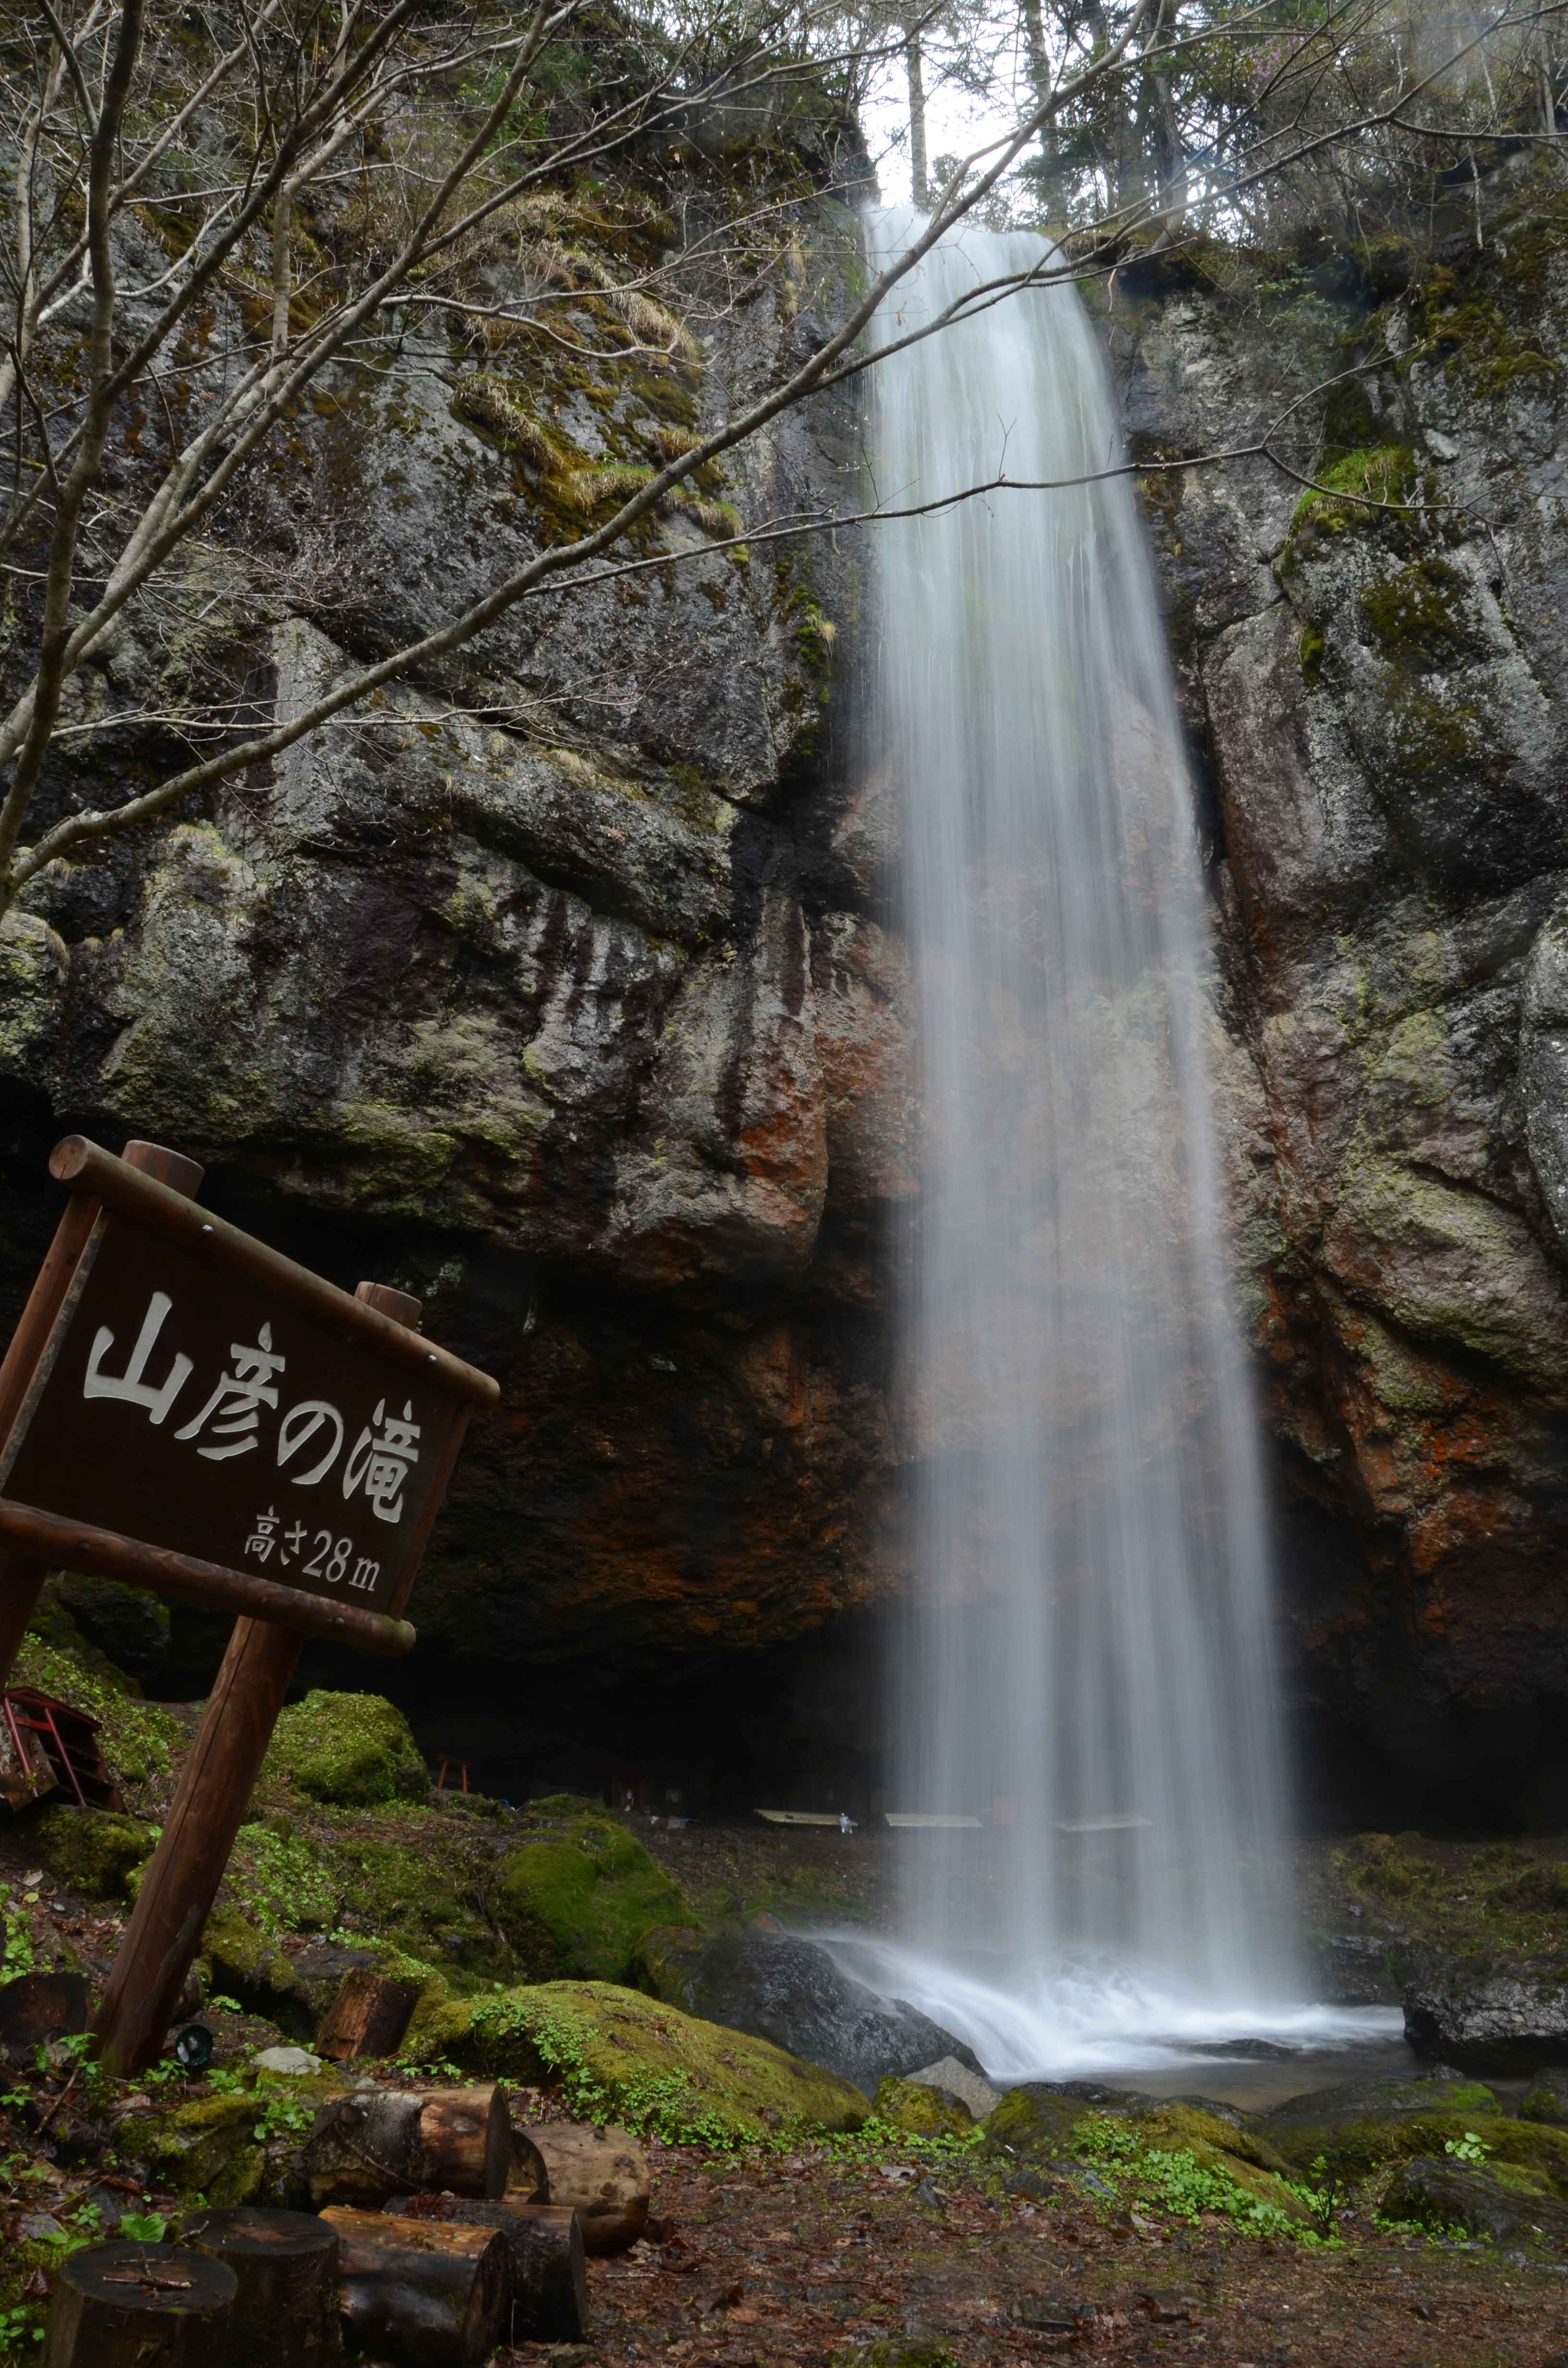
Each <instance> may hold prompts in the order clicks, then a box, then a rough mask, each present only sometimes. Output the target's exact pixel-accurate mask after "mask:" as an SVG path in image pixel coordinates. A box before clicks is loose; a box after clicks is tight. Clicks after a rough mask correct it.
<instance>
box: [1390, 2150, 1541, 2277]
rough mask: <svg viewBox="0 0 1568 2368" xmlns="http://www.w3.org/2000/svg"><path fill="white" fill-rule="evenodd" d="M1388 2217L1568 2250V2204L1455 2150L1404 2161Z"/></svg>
mask: <svg viewBox="0 0 1568 2368" xmlns="http://www.w3.org/2000/svg"><path fill="white" fill-rule="evenodd" d="M1383 2216H1384V2218H1385V2219H1388V2220H1413V2221H1415V2223H1416V2224H1417V2226H1420V2227H1423V2228H1433V2229H1445V2230H1446V2229H1454V2228H1462V2229H1464V2230H1465V2231H1466V2233H1467V2234H1468V2235H1470V2236H1472V2237H1489V2238H1490V2239H1491V2240H1492V2242H1493V2243H1494V2244H1498V2245H1508V2246H1520V2247H1523V2248H1525V2249H1526V2250H1528V2251H1531V2252H1535V2251H1541V2250H1545V2251H1551V2252H1553V2253H1561V2252H1563V2251H1568V2203H1562V2202H1560V2201H1559V2200H1558V2199H1556V2198H1555V2197H1553V2196H1551V2195H1549V2194H1542V2193H1536V2192H1531V2191H1530V2189H1529V2188H1528V2187H1527V2186H1526V2185H1525V2184H1524V2182H1523V2181H1522V2180H1513V2179H1505V2178H1501V2177H1499V2176H1498V2174H1497V2173H1496V2171H1494V2170H1493V2169H1483V2168H1482V2167H1481V2166H1480V2165H1479V2164H1476V2163H1469V2162H1456V2161H1455V2160H1454V2159H1453V2157H1451V2156H1449V2155H1416V2156H1415V2157H1413V2158H1412V2159H1411V2160H1410V2161H1409V2162H1406V2163H1403V2164H1402V2165H1401V2166H1400V2169H1398V2171H1396V2173H1395V2174H1394V2177H1393V2180H1392V2182H1391V2184H1390V2186H1389V2188H1388V2191H1387V2192H1386V2194H1385V2195H1384V2198H1383Z"/></svg>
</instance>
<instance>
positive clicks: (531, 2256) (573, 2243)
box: [409, 2195, 588, 2343]
mask: <svg viewBox="0 0 1568 2368" xmlns="http://www.w3.org/2000/svg"><path fill="white" fill-rule="evenodd" d="M409 2213H410V2215H411V2216H413V2217H415V2218H418V2219H421V2220H453V2221H456V2222H457V2223H458V2224H459V2225H460V2226H462V2227H465V2228H498V2229H499V2230H500V2232H501V2235H502V2237H504V2238H505V2239H506V2266H507V2271H508V2273H509V2294H510V2301H511V2311H512V2341H513V2342H514V2343H523V2342H545V2341H549V2342H551V2343H581V2342H583V2341H584V2340H585V2338H586V2335H587V2332H588V2267H587V2260H586V2255H585V2248H584V2244H583V2224H582V2221H581V2219H580V2218H579V2216H578V2213H577V2209H576V2206H575V2205H574V2204H571V2203H523V2202H522V2201H521V2200H520V2199H519V2198H518V2197H517V2196H515V2195H505V2196H503V2197H502V2199H501V2201H500V2203H471V2202H469V2201H467V2200H466V2199H465V2198H464V2197H462V2196H460V2195H421V2196H416V2197H415V2199H414V2200H413V2201H412V2203H410V2205H409Z"/></svg>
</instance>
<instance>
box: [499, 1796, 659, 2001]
mask: <svg viewBox="0 0 1568 2368" xmlns="http://www.w3.org/2000/svg"><path fill="white" fill-rule="evenodd" d="M491 1912H492V1914H493V1915H494V1918H495V1920H496V1922H497V1923H498V1924H499V1925H500V1926H501V1929H502V1930H503V1931H504V1932H505V1933H506V1938H507V1940H508V1941H510V1942H511V1944H512V1946H513V1947H514V1948H515V1949H516V1950H517V1954H518V1956H519V1958H520V1959H521V1960H522V1962H523V1964H525V1965H526V1966H527V1968H528V1971H529V1972H531V1973H533V1974H535V1975H539V1976H542V1977H544V1978H549V1977H550V1976H551V1975H581V1976H584V1977H585V1978H586V1979H588V1980H591V1981H602V1982H620V1981H624V1980H625V1979H626V1978H627V1976H628V1975H630V1974H631V1973H633V1972H634V1971H635V1969H636V1966H637V1962H638V1952H639V1949H640V1947H641V1944H642V1941H643V1939H644V1938H645V1936H646V1935H647V1934H648V1933H649V1932H651V1931H653V1930H654V1929H655V1927H657V1926H659V1925H662V1924H681V1923H689V1922H690V1920H691V1910H690V1908H689V1907H687V1904H686V1901H685V1900H684V1899H683V1898H682V1897H681V1895H680V1893H679V1891H678V1890H677V1889H676V1885H675V1884H673V1883H672V1882H671V1881H670V1879H669V1877H668V1876H667V1875H666V1874H665V1873H663V1872H662V1870H661V1869H660V1868H659V1867H658V1866H656V1865H655V1864H654V1861H653V1859H652V1858H650V1856H649V1854H648V1852H647V1851H646V1850H644V1849H643V1847H642V1843H641V1842H640V1841H638V1840H637V1839H636V1838H635V1836H633V1835H631V1834H629V1833H628V1832H627V1831H626V1829H625V1827H623V1826H619V1825H617V1823H616V1822H615V1820H614V1818H613V1817H609V1816H606V1815H605V1814H604V1812H603V1811H602V1810H596V1811H594V1812H592V1813H591V1814H580V1815H578V1816H574V1818H573V1819H572V1821H571V1823H570V1824H569V1825H568V1826H567V1827H565V1828H564V1829H563V1830H562V1832H561V1833H560V1834H559V1835H551V1836H549V1837H547V1838H546V1839H541V1840H539V1841H530V1842H525V1843H524V1844H523V1846H522V1847H521V1849H519V1850H509V1851H508V1852H507V1854H506V1857H505V1858H504V1859H503V1860H502V1861H500V1864H499V1865H498V1866H497V1868H496V1870H495V1884H494V1893H493V1895H492V1903H491Z"/></svg>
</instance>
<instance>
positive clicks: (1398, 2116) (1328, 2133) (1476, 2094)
mask: <svg viewBox="0 0 1568 2368" xmlns="http://www.w3.org/2000/svg"><path fill="white" fill-rule="evenodd" d="M1380 2092H1381V2094H1380ZM1380 2108H1381V2110H1380ZM1267 2134H1268V2137H1269V2140H1270V2142H1271V2143H1272V2144H1273V2145H1274V2146H1277V2147H1278V2151H1279V2152H1280V2154H1281V2155H1283V2156H1284V2157H1285V2159H1286V2160H1287V2162H1289V2163H1290V2164H1292V2165H1293V2166H1294V2167H1295V2168H1296V2169H1298V2170H1308V2169H1311V2168H1312V2164H1313V2163H1314V2162H1315V2161H1316V2159H1317V2157H1318V2156H1319V2155H1322V2156H1323V2157H1324V2160H1325V2161H1326V2162H1327V2164H1328V2167H1329V2169H1331V2170H1332V2171H1334V2172H1335V2173H1336V2174H1337V2175H1338V2176H1339V2177H1340V2178H1342V2179H1350V2180H1360V2179H1366V2178H1369V2176H1370V2175H1371V2174H1372V2173H1373V2172H1374V2171H1376V2170H1377V2169H1380V2168H1381V2166H1383V2165H1384V2164H1387V2163H1400V2162H1409V2161H1413V2160H1414V2159H1415V2157H1426V2156H1432V2157H1443V2156H1444V2155H1445V2152H1446V2149H1447V2147H1448V2146H1449V2144H1450V2143H1452V2144H1454V2145H1460V2144H1462V2143H1463V2141H1464V2140H1465V2139H1466V2138H1467V2137H1472V2136H1473V2137H1479V2139H1480V2140H1481V2143H1482V2144H1483V2146H1485V2147H1486V2149H1487V2153H1488V2156H1489V2157H1490V2162H1489V2168H1492V2169H1497V2170H1499V2171H1501V2170H1503V2169H1506V2168H1508V2167H1512V2168H1513V2169H1517V2170H1519V2171H1522V2172H1528V2173H1529V2174H1530V2176H1531V2178H1532V2179H1534V2180H1540V2181H1544V2186H1543V2187H1542V2188H1541V2190H1540V2192H1543V2193H1550V2194H1552V2195H1559V2196H1565V2197H1568V2130H1564V2129H1559V2128H1555V2127H1553V2126H1551V2124H1549V2123H1544V2122H1539V2121H1515V2120H1513V2119H1511V2118H1509V2117H1508V2116H1506V2115H1505V2114H1504V2112H1502V2110H1501V2108H1500V2106H1499V2104H1498V2101H1497V2099H1496V2097H1495V2096H1494V2094H1493V2092H1492V2090H1491V2089H1488V2088H1486V2087H1484V2086H1483V2084H1482V2082H1480V2081H1479V2080H1429V2081H1427V2080H1409V2081H1399V2080H1388V2081H1381V2082H1378V2081H1367V2082H1357V2083H1354V2084H1351V2085H1350V2086H1348V2087H1346V2088H1345V2089H1324V2090H1321V2091H1319V2092H1318V2094H1317V2095H1316V2096H1311V2097H1299V2098H1293V2099H1292V2100H1291V2101H1290V2104H1289V2105H1288V2106H1286V2107H1283V2108H1280V2109H1279V2110H1278V2111H1277V2112H1273V2113H1271V2114H1269V2116H1268V2118H1267ZM1450 2158H1451V2157H1450Z"/></svg>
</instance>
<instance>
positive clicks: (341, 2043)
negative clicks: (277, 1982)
mask: <svg viewBox="0 0 1568 2368" xmlns="http://www.w3.org/2000/svg"><path fill="white" fill-rule="evenodd" d="M418 2002H419V1992H418V1991H417V1990H416V1989H415V1987H414V1985H413V1984H412V1982H392V1981H389V1980H388V1979H387V1977H386V1975H384V1974H378V1973H377V1972H376V1971H375V1969H374V1967H373V1966H370V1965H360V1966H357V1967H356V1968H355V1970H354V1971H353V1972H352V1973H351V1974H347V1975H345V1977H344V1981H343V1985H342V1987H341V1988H340V1989H339V1991H338V1993H337V1996H336V1997H335V1998H334V1999H333V2002H332V2004H331V2005H330V2006H329V2007H328V2009H327V2010H326V2014H325V2016H324V2020H323V2022H322V2026H321V2029H320V2030H319V2031H318V2032H317V2033H316V2054H317V2055H324V2056H325V2057H326V2058H327V2059H328V2061H329V2062H330V2063H333V2064H351V2063H352V2062H353V2061H354V2059H355V2057H356V2056H359V2055H396V2054H397V2051H398V2049H399V2047H400V2046H401V2045H402V2044H403V2033H404V2032H405V2031H406V2030H407V2029H408V2024H409V2018H410V2016H411V2015H412V2014H413V2012H414V2009H415V2006H416V2005H417V2004H418Z"/></svg>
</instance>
